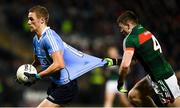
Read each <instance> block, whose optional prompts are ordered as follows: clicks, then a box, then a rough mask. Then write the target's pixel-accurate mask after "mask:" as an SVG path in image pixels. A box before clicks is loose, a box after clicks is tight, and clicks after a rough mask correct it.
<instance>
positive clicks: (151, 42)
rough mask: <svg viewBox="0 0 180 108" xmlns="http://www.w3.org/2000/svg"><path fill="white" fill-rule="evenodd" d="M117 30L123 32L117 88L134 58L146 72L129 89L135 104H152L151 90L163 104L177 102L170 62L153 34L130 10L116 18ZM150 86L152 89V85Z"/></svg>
mask: <svg viewBox="0 0 180 108" xmlns="http://www.w3.org/2000/svg"><path fill="white" fill-rule="evenodd" d="M117 23H118V26H119V27H120V31H121V32H122V33H123V34H125V35H126V38H125V39H124V42H123V50H124V54H123V58H122V62H121V65H120V68H119V74H120V75H119V80H118V89H120V88H121V87H122V85H123V83H124V78H125V76H126V74H127V71H128V69H129V67H130V64H131V61H132V58H136V59H137V60H138V61H139V62H140V63H141V64H142V65H143V67H144V69H145V71H146V72H147V73H148V75H147V76H146V77H145V78H143V79H142V80H140V81H139V82H138V83H136V85H135V86H134V87H133V88H132V89H131V90H130V92H129V94H128V98H129V100H130V101H131V102H132V103H133V104H134V105H136V106H156V105H155V103H154V102H153V101H152V99H151V98H150V96H151V93H152V92H153V89H154V91H155V92H156V94H157V95H158V96H159V98H160V100H161V102H162V103H164V104H166V105H167V106H180V89H179V86H178V83H177V78H176V76H175V74H174V71H173V69H172V68H171V66H170V64H169V63H168V62H167V61H166V60H165V58H164V56H163V53H162V49H161V46H160V44H159V42H158V40H157V39H156V38H155V36H154V35H153V34H152V33H151V32H149V31H147V30H146V29H145V28H144V27H143V26H142V25H140V24H139V23H138V18H137V16H136V15H135V13H133V12H132V11H126V12H124V13H123V14H122V15H120V16H119V17H118V20H117ZM152 88H153V89H152Z"/></svg>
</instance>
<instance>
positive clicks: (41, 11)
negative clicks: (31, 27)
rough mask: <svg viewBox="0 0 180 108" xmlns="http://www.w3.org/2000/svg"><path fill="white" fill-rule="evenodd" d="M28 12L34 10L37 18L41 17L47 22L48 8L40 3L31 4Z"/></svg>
mask: <svg viewBox="0 0 180 108" xmlns="http://www.w3.org/2000/svg"><path fill="white" fill-rule="evenodd" d="M29 12H35V13H36V15H37V17H38V18H41V17H43V18H44V19H45V23H46V24H48V21H49V12H48V10H47V9H46V8H45V7H43V6H40V5H37V6H33V7H32V8H30V9H29Z"/></svg>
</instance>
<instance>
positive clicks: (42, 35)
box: [36, 27, 50, 42]
mask: <svg viewBox="0 0 180 108" xmlns="http://www.w3.org/2000/svg"><path fill="white" fill-rule="evenodd" d="M49 28H50V27H46V28H44V30H43V32H42V34H41V37H40V38H39V39H38V37H37V35H36V37H37V41H38V42H40V40H41V39H42V37H44V34H45V33H46V30H47V29H49Z"/></svg>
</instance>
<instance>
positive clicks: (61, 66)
mask: <svg viewBox="0 0 180 108" xmlns="http://www.w3.org/2000/svg"><path fill="white" fill-rule="evenodd" d="M55 67H56V71H58V70H61V69H63V68H64V67H65V65H64V64H56V65H55Z"/></svg>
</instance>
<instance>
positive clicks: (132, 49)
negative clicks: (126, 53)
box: [125, 47, 134, 51]
mask: <svg viewBox="0 0 180 108" xmlns="http://www.w3.org/2000/svg"><path fill="white" fill-rule="evenodd" d="M125 50H131V51H134V48H131V47H129V48H126V49H125Z"/></svg>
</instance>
